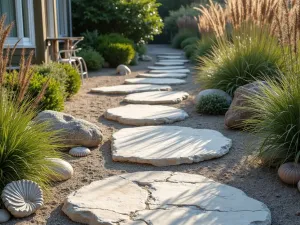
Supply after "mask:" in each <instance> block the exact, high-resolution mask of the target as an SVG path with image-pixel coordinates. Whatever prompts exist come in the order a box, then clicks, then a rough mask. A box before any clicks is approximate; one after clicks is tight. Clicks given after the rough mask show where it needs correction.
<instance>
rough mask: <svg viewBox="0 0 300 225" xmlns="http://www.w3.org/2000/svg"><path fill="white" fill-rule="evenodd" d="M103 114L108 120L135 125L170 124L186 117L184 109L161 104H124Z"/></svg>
mask: <svg viewBox="0 0 300 225" xmlns="http://www.w3.org/2000/svg"><path fill="white" fill-rule="evenodd" d="M104 116H105V118H106V119H109V120H114V121H117V122H119V123H122V124H127V125H135V126H145V125H160V124H171V123H174V122H177V121H182V120H185V119H186V118H188V114H187V113H186V112H185V111H183V110H181V109H177V108H174V107H169V106H162V105H126V106H121V107H117V108H113V109H108V110H107V111H106V112H105V113H104Z"/></svg>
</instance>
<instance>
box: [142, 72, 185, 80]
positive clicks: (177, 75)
mask: <svg viewBox="0 0 300 225" xmlns="http://www.w3.org/2000/svg"><path fill="white" fill-rule="evenodd" d="M138 77H147V78H177V79H181V78H186V77H187V74H185V73H159V74H151V73H141V74H139V75H138Z"/></svg>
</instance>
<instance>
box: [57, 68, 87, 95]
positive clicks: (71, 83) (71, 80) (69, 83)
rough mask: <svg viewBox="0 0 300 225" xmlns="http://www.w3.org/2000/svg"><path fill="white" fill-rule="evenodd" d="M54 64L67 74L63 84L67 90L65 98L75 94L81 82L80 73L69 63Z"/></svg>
mask: <svg viewBox="0 0 300 225" xmlns="http://www.w3.org/2000/svg"><path fill="white" fill-rule="evenodd" d="M56 66H57V67H59V68H62V69H63V70H64V71H65V73H66V75H67V77H66V80H65V85H64V86H65V90H66V92H67V98H69V97H71V96H73V95H75V94H77V93H78V91H79V89H80V87H81V83H82V82H81V77H80V74H79V72H78V71H77V69H75V68H74V67H73V66H71V65H70V64H63V63H58V64H56Z"/></svg>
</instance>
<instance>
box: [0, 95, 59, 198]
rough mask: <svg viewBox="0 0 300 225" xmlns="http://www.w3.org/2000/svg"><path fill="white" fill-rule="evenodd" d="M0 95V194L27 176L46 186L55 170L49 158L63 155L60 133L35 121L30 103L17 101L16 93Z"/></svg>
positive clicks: (45, 187) (34, 112)
mask: <svg viewBox="0 0 300 225" xmlns="http://www.w3.org/2000/svg"><path fill="white" fill-rule="evenodd" d="M0 94H1V96H0V124H1V127H0V140H1V141H0V193H1V191H2V190H3V188H4V186H5V185H6V184H8V183H10V182H12V181H16V180H21V179H26V180H31V181H34V182H37V183H38V184H39V185H40V186H41V187H43V188H44V189H47V186H48V184H49V182H50V180H49V177H50V176H51V175H53V171H52V170H50V169H49V168H50V167H51V166H52V165H51V164H52V163H51V162H50V161H49V160H47V158H60V157H61V155H60V153H59V152H58V151H56V150H57V149H58V148H59V147H60V146H59V145H58V144H57V143H59V137H58V136H57V133H55V132H53V131H50V130H49V129H48V128H49V127H48V124H47V123H39V124H37V123H34V122H32V119H33V118H34V117H35V116H36V113H37V112H36V110H35V109H34V108H33V107H32V104H31V102H27V101H23V102H22V103H20V104H19V103H17V101H16V99H15V98H14V96H9V94H7V93H6V92H4V91H1V93H0Z"/></svg>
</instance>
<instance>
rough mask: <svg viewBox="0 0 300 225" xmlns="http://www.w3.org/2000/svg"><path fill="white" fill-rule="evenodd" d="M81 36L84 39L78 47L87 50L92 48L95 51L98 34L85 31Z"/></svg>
mask: <svg viewBox="0 0 300 225" xmlns="http://www.w3.org/2000/svg"><path fill="white" fill-rule="evenodd" d="M81 36H83V37H84V39H83V41H81V42H80V43H79V45H80V47H82V48H84V49H87V48H92V49H96V48H97V46H98V39H99V33H98V31H97V30H94V31H92V32H89V31H85V32H84V33H82V34H81Z"/></svg>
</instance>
